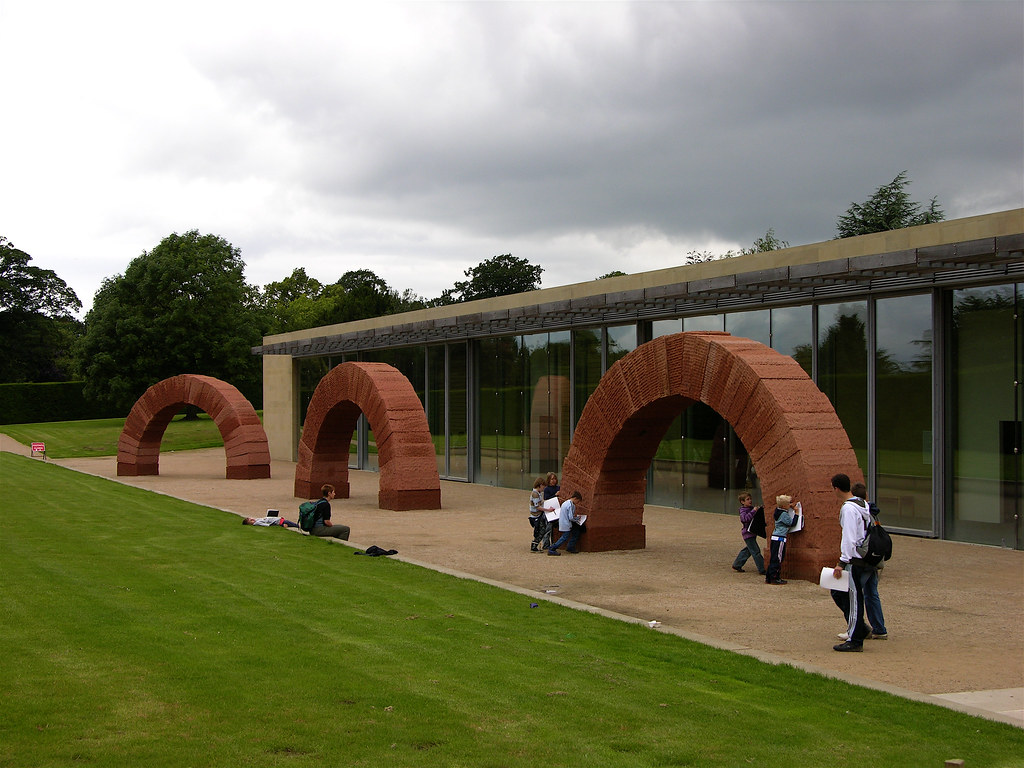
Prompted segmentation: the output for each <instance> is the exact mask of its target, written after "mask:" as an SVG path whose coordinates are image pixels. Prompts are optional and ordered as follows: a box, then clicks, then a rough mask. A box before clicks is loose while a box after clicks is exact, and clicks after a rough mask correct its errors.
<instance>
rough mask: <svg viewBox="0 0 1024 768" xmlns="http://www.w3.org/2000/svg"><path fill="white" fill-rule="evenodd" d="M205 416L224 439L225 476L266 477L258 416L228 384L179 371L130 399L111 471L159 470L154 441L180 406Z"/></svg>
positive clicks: (128, 473)
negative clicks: (137, 397) (131, 401)
mask: <svg viewBox="0 0 1024 768" xmlns="http://www.w3.org/2000/svg"><path fill="white" fill-rule="evenodd" d="M185 405H194V406H195V407H196V408H199V409H200V410H201V411H203V412H204V413H206V414H208V415H209V417H210V418H211V419H213V423H214V424H216V425H217V429H219V430H220V434H221V437H222V438H224V453H225V456H226V459H227V467H226V469H225V472H224V476H225V477H226V478H227V479H229V480H254V479H257V478H265V477H270V448H269V446H268V445H267V435H266V433H265V432H264V431H263V425H262V424H261V423H260V418H259V416H257V415H256V411H255V410H254V409H253V407H252V403H250V402H249V401H248V400H247V399H246V398H245V396H244V395H243V394H242V393H241V392H239V391H238V390H237V389H236V388H235V387H233V386H232V385H231V384H228V383H227V382H226V381H221V380H220V379H215V378H213V377H212V376H199V375H196V374H191V373H183V374H181V375H180V376H172V377H171V378H169V379H164V380H163V381H158V382H157V383H156V384H154V385H153V386H151V387H150V388H149V389H147V390H146V391H145V393H143V395H142V397H140V398H139V399H138V400H136V401H135V405H134V406H133V407H132V410H131V413H129V414H128V418H127V419H125V422H124V428H123V429H122V430H121V436H120V438H119V439H118V441H117V474H118V475H119V476H123V477H138V476H140V475H159V474H160V441H161V440H163V436H164V431H165V430H166V429H167V425H168V424H170V423H171V419H173V418H174V416H175V414H177V413H178V412H180V411H181V408H182V406H185Z"/></svg>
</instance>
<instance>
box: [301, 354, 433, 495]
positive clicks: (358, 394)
mask: <svg viewBox="0 0 1024 768" xmlns="http://www.w3.org/2000/svg"><path fill="white" fill-rule="evenodd" d="M360 412H362V413H363V414H364V415H365V416H366V420H367V421H368V422H369V423H370V429H372V430H373V435H374V438H375V439H376V442H377V457H378V465H379V468H380V489H379V491H378V493H377V504H378V506H379V507H380V508H381V509H393V510H407V509H440V508H441V479H440V477H439V476H438V474H437V456H436V454H435V452H434V443H433V440H432V439H431V437H430V427H429V426H428V425H427V415H426V413H424V412H423V405H422V403H420V399H419V398H418V397H417V396H416V392H415V390H413V388H412V384H410V383H409V380H408V379H407V378H406V377H405V376H404V375H402V373H401V372H400V371H398V370H397V369H396V368H393V367H392V366H390V365H387V364H386V363H342V364H341V365H338V366H336V367H335V368H333V369H331V370H330V371H329V372H328V373H327V375H326V376H324V377H323V378H322V379H321V380H320V383H319V384H317V387H316V390H315V391H314V392H313V398H312V399H311V400H310V403H309V408H308V409H307V410H306V420H305V422H304V424H303V428H302V440H301V441H300V442H299V462H298V464H297V465H296V467H295V496H296V497H297V498H305V499H309V498H314V497H317V496H319V495H320V488H321V486H323V485H324V484H325V483H330V484H331V485H333V486H334V488H335V492H336V493H337V495H338V497H339V498H346V499H347V498H348V496H349V483H348V460H349V445H350V444H351V442H352V433H353V431H354V430H355V426H356V420H357V419H358V418H359V413H360Z"/></svg>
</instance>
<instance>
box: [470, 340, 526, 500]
mask: <svg viewBox="0 0 1024 768" xmlns="http://www.w3.org/2000/svg"><path fill="white" fill-rule="evenodd" d="M523 349H524V347H523V344H522V340H521V339H520V338H519V337H518V336H514V337H513V336H504V337H501V338H496V339H482V340H481V341H480V342H479V347H478V352H479V354H478V355H477V382H478V388H479V389H478V391H479V396H478V399H477V402H478V404H479V407H478V409H477V411H478V419H479V422H478V423H479V425H480V428H479V432H478V434H479V435H480V441H479V450H478V464H477V467H476V470H477V471H476V482H478V483H488V484H490V485H500V486H506V487H509V488H519V487H520V486H521V485H522V483H523V482H525V481H524V480H523V479H522V478H523V475H524V470H525V467H524V466H523V462H524V452H523V424H524V405H525V393H524V370H525V365H524V361H525V356H524V354H523Z"/></svg>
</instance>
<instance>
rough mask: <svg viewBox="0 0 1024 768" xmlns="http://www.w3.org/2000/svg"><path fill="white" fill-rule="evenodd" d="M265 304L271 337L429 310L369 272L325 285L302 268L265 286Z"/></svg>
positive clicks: (409, 293)
mask: <svg viewBox="0 0 1024 768" xmlns="http://www.w3.org/2000/svg"><path fill="white" fill-rule="evenodd" d="M262 301H263V306H264V307H265V309H266V311H267V314H268V317H269V318H270V322H271V326H270V330H269V333H284V332H286V331H296V330H302V329H304V328H316V327H318V326H322V325H331V324H333V323H347V322H350V321H352V320H363V319H366V318H370V317H380V316H382V315H393V314H395V313H398V312H407V311H409V310H413V309H422V308H423V307H425V306H426V302H424V300H423V299H421V298H420V297H418V296H416V294H414V293H413V292H412V291H409V290H406V291H404V292H403V293H399V292H398V291H396V290H395V289H394V288H392V287H391V286H390V285H388V284H387V282H385V281H384V279H383V278H381V277H380V276H378V275H377V274H376V273H374V272H372V271H371V270H368V269H357V270H352V271H350V272H346V273H345V274H343V275H342V276H341V277H340V278H339V279H338V280H337V282H334V283H330V284H329V285H323V284H321V283H320V282H319V281H318V280H316V279H314V278H311V277H309V276H308V275H307V274H306V271H305V270H304V269H303V268H301V267H299V268H297V269H295V270H293V271H292V274H291V275H290V276H289V277H286V278H285V279H284V280H281V281H279V282H276V283H268V284H267V285H265V286H264V287H263V295H262Z"/></svg>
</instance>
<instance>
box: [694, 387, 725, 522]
mask: <svg viewBox="0 0 1024 768" xmlns="http://www.w3.org/2000/svg"><path fill="white" fill-rule="evenodd" d="M682 428H683V432H682V434H683V440H682V454H683V499H682V506H683V507H684V508H685V509H699V510H703V511H707V512H722V511H724V510H725V509H726V506H725V505H726V500H727V495H728V489H729V487H730V485H731V483H730V482H729V479H728V478H729V465H728V446H727V441H728V424H727V423H726V421H725V419H723V418H722V417H721V416H719V415H718V413H717V412H716V411H715V410H714V409H713V408H712V407H711V406H709V405H705V404H704V403H694V404H693V405H691V406H690V407H689V408H687V409H686V410H685V411H684V412H683V418H682ZM731 506H732V505H731V504H730V505H729V507H730V509H731Z"/></svg>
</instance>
